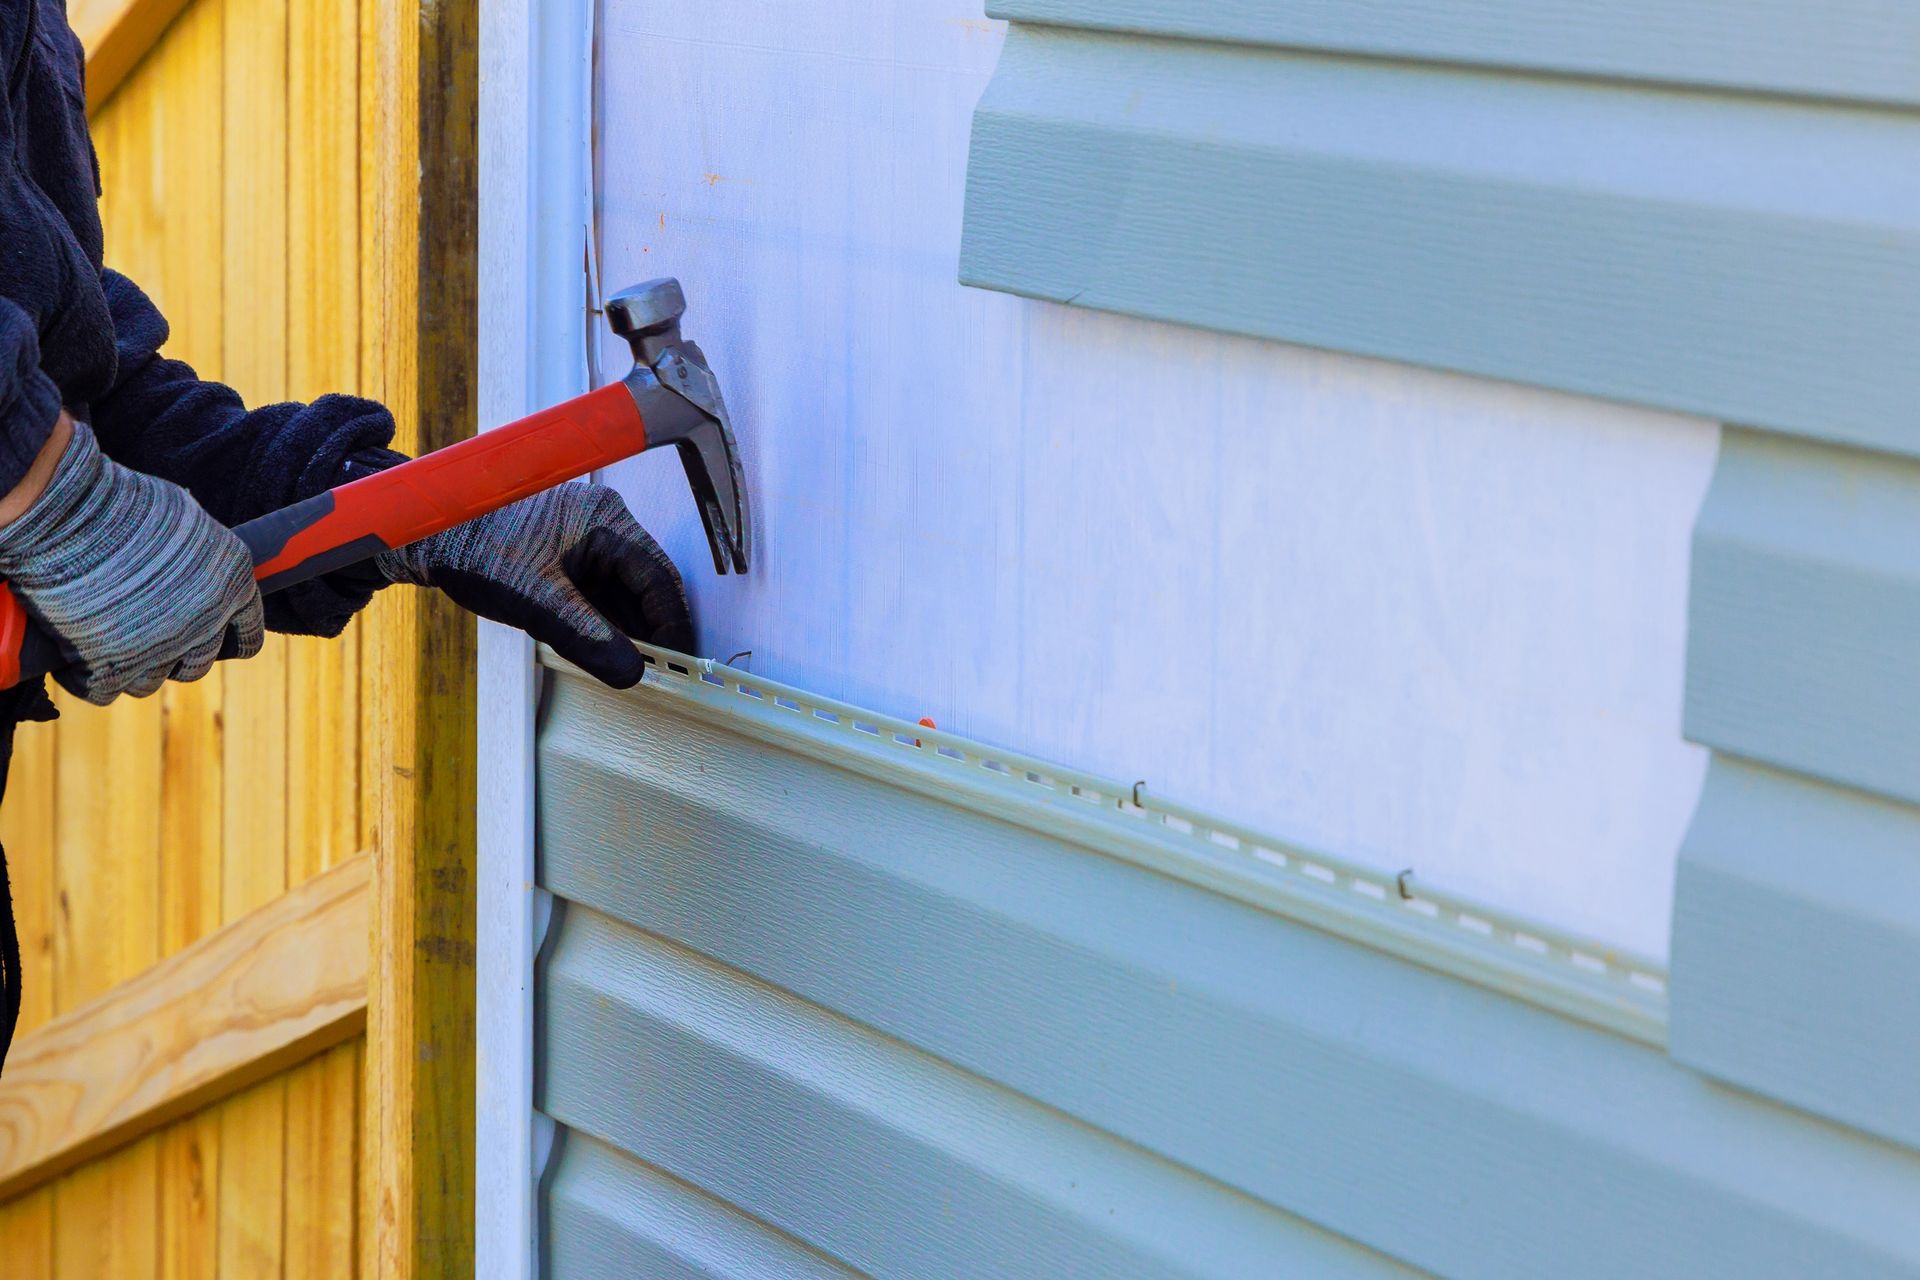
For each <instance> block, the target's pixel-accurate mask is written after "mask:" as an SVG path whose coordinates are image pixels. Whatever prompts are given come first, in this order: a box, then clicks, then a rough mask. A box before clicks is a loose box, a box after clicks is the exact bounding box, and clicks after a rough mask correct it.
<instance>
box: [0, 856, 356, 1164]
mask: <svg viewBox="0 0 1920 1280" xmlns="http://www.w3.org/2000/svg"><path fill="white" fill-rule="evenodd" d="M370 864H371V859H369V858H367V857H365V856H362V857H359V858H355V859H352V860H350V861H348V862H346V863H343V864H342V865H340V866H339V867H337V868H335V869H334V870H333V871H330V872H328V873H326V874H325V875H323V876H321V877H319V878H317V879H314V880H312V881H309V882H308V883H307V884H305V885H303V886H301V887H300V888H298V889H296V890H294V891H292V892H291V893H288V894H286V895H284V896H283V897H281V898H279V899H277V900H276V901H274V902H273V903H271V904H269V905H268V906H266V907H264V908H262V909H261V910H259V911H257V912H255V913H253V914H252V915H249V916H247V917H246V918H244V919H242V920H240V921H237V922H235V923H234V924H232V925H230V926H228V927H227V928H225V929H222V930H221V931H220V932H218V933H216V934H214V935H213V936H211V937H209V938H206V939H204V940H202V941H201V942H199V943H196V944H195V945H194V946H192V947H189V948H188V949H187V950H185V951H183V952H181V953H180V954H178V955H175V956H171V957H169V958H168V959H166V960H164V961H162V962H161V963H159V964H157V965H155V966H153V967H152V968H150V969H147V970H145V971H143V972H141V973H140V974H139V975H138V976H137V977H135V978H133V979H132V980H131V981H128V982H125V983H123V984H121V985H120V986H117V987H115V988H114V989H113V990H111V991H109V992H108V993H106V994H105V995H104V996H103V997H101V998H100V999H98V1000H95V1001H93V1002H91V1003H89V1004H87V1005H85V1006H84V1007H82V1008H78V1009H75V1010H73V1011H72V1012H70V1013H68V1014H66V1015H65V1016H63V1017H61V1018H58V1019H56V1020H55V1021H54V1022H52V1023H49V1024H48V1025H47V1026H45V1027H42V1028H40V1029H39V1030H37V1031H35V1032H33V1033H31V1034H30V1035H28V1036H26V1037H23V1038H22V1039H21V1040H20V1041H18V1042H17V1043H16V1045H15V1046H14V1052H13V1055H12V1057H11V1058H10V1060H9V1063H8V1069H7V1074H6V1078H5V1080H4V1081H0V1194H5V1193H7V1192H10V1191H13V1190H16V1189H19V1188H21V1187H24V1186H28V1185H31V1184H33V1183H35V1182H38V1181H42V1180H44V1179H45V1178H46V1177H47V1176H49V1175H50V1174H51V1173H53V1172H57V1171H58V1170H60V1169H63V1168H68V1167H71V1166H72V1165H73V1164H75V1163H76V1162H78V1161H81V1160H84V1159H86V1158H87V1157H88V1156H90V1155H91V1154H93V1153H95V1152H99V1151H103V1150H106V1149H108V1148H110V1147H112V1146H115V1145H117V1144H120V1143H124V1142H126V1141H127V1140H128V1139H129V1138H132V1137H135V1136H138V1135H139V1134H141V1133H144V1132H147V1131H149V1130H152V1129H154V1128H157V1127H158V1126H160V1125H161V1124H163V1123H165V1122H167V1121H168V1120H171V1119H172V1118H174V1117H175V1116H179V1115H182V1114H184V1113H186V1112H187V1111H190V1110H192V1109H194V1108H195V1107H198V1106H201V1105H204V1104H205V1103H206V1102H207V1101H208V1100H209V1099H211V1098H215V1097H219V1096H222V1095H225V1094H228V1093H232V1092H234V1091H235V1090H236V1089H239V1088H242V1087H244V1086H246V1085H247V1084H249V1083H251V1082H252V1081H255V1080H259V1079H261V1078H263V1077H265V1076H267V1075H270V1074H272V1073H274V1072H276V1071H279V1070H281V1069H283V1068H284V1067H286V1066H287V1065H288V1064H289V1063H293V1062H298V1061H300V1060H302V1059H304V1058H306V1057H309V1056H311V1055H312V1054H313V1053H314V1052H316V1051H317V1050H319V1049H323V1048H326V1047H328V1046H330V1045H332V1044H336V1043H339V1042H341V1041H343V1040H345V1039H348V1038H349V1037H351V1036H353V1035H354V1034H356V1033H357V1032H358V1031H359V1030H360V1028H361V1026H362V1025H363V1024H364V1020H365V1010H366V990H367V961H366V953H365V948H364V946H363V945H362V941H363V939H364V937H365V935H366V930H367V919H368V911H369V907H368V897H369V894H368V882H369V872H370Z"/></svg>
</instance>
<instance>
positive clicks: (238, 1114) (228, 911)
mask: <svg viewBox="0 0 1920 1280" xmlns="http://www.w3.org/2000/svg"><path fill="white" fill-rule="evenodd" d="M223 3H224V5H225V9H226V15H225V36H226V50H225V79H224V82H223V83H224V86H225V91H226V120H225V124H226V163H225V182H224V184H223V189H224V191H225V202H226V214H227V227H226V239H225V243H224V246H223V247H224V250H225V259H226V272H225V279H224V296H223V298H222V305H221V311H222V315H223V316H224V317H225V321H226V344H225V349H224V356H223V361H222V363H223V366H224V373H225V377H226V381H227V382H228V383H230V384H231V385H232V386H233V387H234V389H235V390H237V391H239V392H240V394H241V396H242V397H244V398H245V399H246V400H247V402H248V403H249V404H256V405H257V404H270V403H272V402H274V401H278V400H284V399H286V398H287V349H288V340H289V334H288V296H287V280H288V256H289V253H288V239H287V236H288V218H287V174H288V156H289V153H290V151H291V149H292V147H293V142H292V140H291V139H290V138H289V136H288V133H287V125H288V106H287V38H288V25H287V0H223ZM288 650H289V644H288V641H287V638H286V637H283V636H273V635H270V636H268V637H267V642H266V645H265V646H264V647H263V648H262V649H261V651H260V652H259V653H258V654H257V655H255V656H254V657H252V658H250V659H248V660H247V661H245V662H236V663H228V664H226V665H225V668H224V672H223V676H224V680H225V684H226V689H225V700H224V706H223V712H224V716H225V734H224V738H223V746H224V750H225V756H226V760H225V771H224V777H223V784H224V788H225V795H224V797H223V801H222V812H223V816H224V829H223V837H222V843H223V846H224V848H223V852H222V863H221V895H220V896H221V919H223V920H226V921H233V920H236V919H238V918H240V917H241V916H242V915H244V914H245V913H247V912H249V911H252V910H254V909H256V908H258V907H260V906H262V905H263V904H265V903H268V902H271V901H273V900H274V899H275V898H276V897H277V896H278V895H280V894H282V893H283V892H285V891H286V889H287V871H288V865H287V864H288V829H287V792H288V783H289V779H288V772H287V758H288V736H289V732H290V727H291V726H290V722H291V719H292V715H293V712H292V707H291V704H290V702H289V689H288V671H287V667H288ZM285 1150H286V1085H285V1082H284V1081H278V1080H270V1081H266V1082H263V1083H261V1084H260V1085H257V1086H256V1087H255V1088H254V1089H252V1090H251V1091H249V1093H248V1094H247V1095H246V1097H245V1099H244V1100H240V1101H236V1102H235V1104H233V1105H231V1106H229V1107H226V1108H223V1109H222V1111H221V1116H220V1167H219V1188H220V1192H219V1194H220V1216H219V1225H218V1231H217V1241H216V1251H217V1257H218V1260H219V1267H220V1271H221V1273H222V1274H226V1275H266V1274H277V1273H278V1271H279V1269H280V1259H281V1251H282V1249H283V1247H284V1243H285V1241H284V1236H283V1233H282V1230H281V1221H282V1217H283V1214H284V1211H285V1210H284V1203H285V1190H286V1184H285V1169H284V1166H285Z"/></svg>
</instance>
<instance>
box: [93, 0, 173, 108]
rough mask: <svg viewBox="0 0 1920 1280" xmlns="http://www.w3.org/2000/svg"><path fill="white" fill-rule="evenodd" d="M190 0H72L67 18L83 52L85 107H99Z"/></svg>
mask: <svg viewBox="0 0 1920 1280" xmlns="http://www.w3.org/2000/svg"><path fill="white" fill-rule="evenodd" d="M192 3H193V0H72V3H70V4H68V5H67V22H68V24H69V25H70V26H72V28H73V30H74V34H76V35H78V36H79V37H80V43H81V44H82V45H83V46H85V48H86V51H87V106H88V108H89V109H90V110H91V109H95V108H98V107H99V106H100V105H101V104H102V103H104V102H105V101H106V100H107V99H108V98H109V97H110V96H112V94H113V91H114V90H115V89H117V88H119V87H120V82H121V81H122V80H125V79H126V78H127V76H128V74H129V73H131V72H132V71H133V69H134V67H136V66H138V65H139V63H140V60H141V59H142V58H144V57H146V55H147V53H148V51H149V50H151V49H152V48H153V46H154V45H155V44H157V43H158V42H159V40H160V37H161V35H162V34H163V33H164V32H165V31H166V30H167V25H168V24H169V23H171V22H172V21H173V20H174V18H175V17H177V16H178V15H179V14H180V13H181V11H182V10H184V9H186V8H188V7H189V6H190V5H191V4H192Z"/></svg>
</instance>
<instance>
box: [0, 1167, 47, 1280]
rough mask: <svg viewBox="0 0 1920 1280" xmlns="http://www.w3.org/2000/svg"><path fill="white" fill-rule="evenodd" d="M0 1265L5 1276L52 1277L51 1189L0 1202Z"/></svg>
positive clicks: (22, 1279)
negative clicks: (3, 1202)
mask: <svg viewBox="0 0 1920 1280" xmlns="http://www.w3.org/2000/svg"><path fill="white" fill-rule="evenodd" d="M0 1267H3V1268H4V1270H5V1272H6V1276H7V1280H55V1275H54V1270H53V1192H52V1190H51V1189H47V1188H43V1189H41V1190H39V1191H35V1192H33V1193H31V1194H29V1195H25V1196H21V1197H18V1198H16V1199H13V1200H9V1201H8V1202H7V1203H5V1204H0Z"/></svg>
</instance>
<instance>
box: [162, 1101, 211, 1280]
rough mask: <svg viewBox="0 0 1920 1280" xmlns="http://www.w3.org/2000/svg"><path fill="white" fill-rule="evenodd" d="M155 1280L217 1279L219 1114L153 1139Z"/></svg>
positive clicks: (199, 1118) (204, 1114) (192, 1120)
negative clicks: (156, 1219) (156, 1171)
mask: <svg viewBox="0 0 1920 1280" xmlns="http://www.w3.org/2000/svg"><path fill="white" fill-rule="evenodd" d="M158 1141H159V1144H160V1156H159V1160H160V1280H206V1277H209V1276H217V1275H219V1274H220V1252H219V1248H220V1112H219V1110H218V1109H217V1108H216V1109H213V1110H209V1111H205V1112H202V1113H200V1114H198V1115H192V1116H188V1117H187V1118H185V1119H183V1120H177V1121H175V1122H174V1123H173V1124H171V1125H169V1126H167V1128H166V1129H164V1130H162V1131H161V1133H160V1134H159V1135H158Z"/></svg>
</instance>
